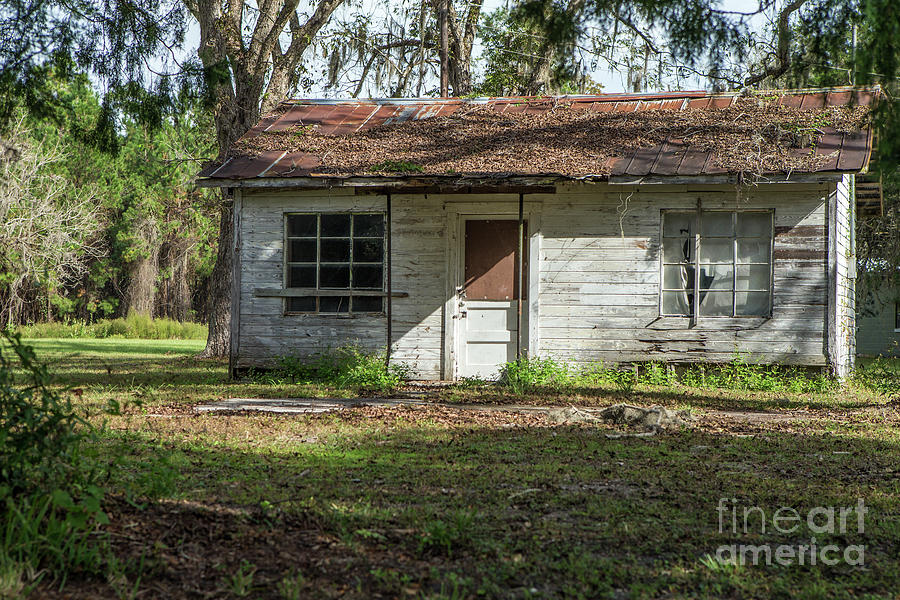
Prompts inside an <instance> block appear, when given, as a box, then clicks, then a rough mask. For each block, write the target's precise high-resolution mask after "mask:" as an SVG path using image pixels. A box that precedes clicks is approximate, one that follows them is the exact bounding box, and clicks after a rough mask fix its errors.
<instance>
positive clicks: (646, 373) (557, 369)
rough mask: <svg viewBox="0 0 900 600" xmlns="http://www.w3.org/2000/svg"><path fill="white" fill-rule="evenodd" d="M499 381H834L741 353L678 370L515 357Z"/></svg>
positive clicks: (518, 386) (758, 387) (537, 385)
mask: <svg viewBox="0 0 900 600" xmlns="http://www.w3.org/2000/svg"><path fill="white" fill-rule="evenodd" d="M499 383H500V385H503V386H505V387H507V388H508V389H509V390H510V391H511V392H512V393H514V394H522V393H528V392H535V391H541V390H543V391H567V390H569V391H571V390H573V389H576V388H581V387H598V386H601V387H602V386H613V387H617V388H619V389H621V390H623V391H630V390H631V389H632V388H634V386H636V385H645V386H663V387H670V386H673V385H676V384H682V385H685V386H688V387H697V388H709V389H730V390H741V391H771V392H781V391H783V392H795V393H822V392H827V391H829V390H831V389H833V388H834V387H835V385H836V381H835V380H834V379H833V378H831V377H830V376H829V375H827V374H824V373H809V372H806V371H804V370H802V369H796V368H792V367H782V366H779V365H757V364H750V363H747V362H746V361H745V360H744V358H743V357H741V356H735V357H734V359H732V360H731V361H730V362H727V363H722V364H706V365H693V366H690V367H687V368H686V369H684V370H683V372H682V373H681V374H680V376H676V373H675V371H674V370H673V369H670V368H669V367H667V365H665V364H663V363H658V362H657V363H654V362H647V363H640V364H638V365H637V368H634V365H632V368H627V369H623V368H621V367H615V368H613V367H609V366H606V365H602V364H598V365H594V366H591V367H587V368H577V367H574V366H571V365H567V364H565V363H563V362H559V361H556V360H554V359H552V358H520V359H518V360H515V361H512V362H509V363H507V364H506V365H504V366H503V367H502V368H501V370H500V380H499Z"/></svg>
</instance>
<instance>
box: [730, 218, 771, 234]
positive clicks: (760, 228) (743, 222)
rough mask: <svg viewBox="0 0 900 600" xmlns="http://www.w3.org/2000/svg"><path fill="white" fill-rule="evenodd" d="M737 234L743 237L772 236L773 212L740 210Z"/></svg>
mask: <svg viewBox="0 0 900 600" xmlns="http://www.w3.org/2000/svg"><path fill="white" fill-rule="evenodd" d="M737 234H738V236H741V237H771V236H772V213H770V212H739V213H738V214H737Z"/></svg>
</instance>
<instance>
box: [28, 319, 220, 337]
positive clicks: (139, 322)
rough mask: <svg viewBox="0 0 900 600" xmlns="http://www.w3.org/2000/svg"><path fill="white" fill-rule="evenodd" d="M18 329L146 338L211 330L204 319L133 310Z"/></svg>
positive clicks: (51, 334) (48, 334)
mask: <svg viewBox="0 0 900 600" xmlns="http://www.w3.org/2000/svg"><path fill="white" fill-rule="evenodd" d="M16 332H17V333H18V334H19V335H21V336H22V337H23V338H126V339H144V340H205V339H206V336H207V334H208V332H209V329H208V328H207V326H206V325H203V324H201V323H191V322H179V321H173V320H172V319H165V318H162V319H154V318H151V317H149V316H147V315H139V314H130V315H128V316H127V317H125V318H124V319H123V318H119V319H101V320H99V321H95V322H93V323H86V322H84V321H72V322H68V323H57V322H49V323H35V324H33V325H23V326H21V327H19V328H18V329H17V330H16Z"/></svg>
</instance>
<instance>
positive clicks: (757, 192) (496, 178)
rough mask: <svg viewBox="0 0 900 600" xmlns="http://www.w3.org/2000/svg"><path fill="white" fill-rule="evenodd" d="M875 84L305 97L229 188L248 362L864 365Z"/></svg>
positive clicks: (287, 110) (481, 367) (241, 337)
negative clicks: (863, 214)
mask: <svg viewBox="0 0 900 600" xmlns="http://www.w3.org/2000/svg"><path fill="white" fill-rule="evenodd" d="M877 95H878V90H877V89H851V88H840V89H828V90H802V91H784V92H764V93H752V94H746V93H745V94H714V95H713V94H709V93H706V92H676V93H663V94H640V95H625V94H612V95H602V96H589V97H585V96H566V97H553V98H490V99H415V100H400V99H389V100H366V101H357V100H352V101H343V100H295V101H288V102H284V103H282V104H281V105H280V106H279V107H278V109H277V110H276V111H275V113H274V114H271V115H268V116H266V117H265V118H263V119H262V121H261V122H260V123H259V124H258V125H257V126H256V127H254V128H253V129H252V130H251V131H249V132H248V133H247V134H246V135H245V136H244V137H243V138H241V139H240V140H239V141H238V142H237V143H236V144H235V145H234V147H233V148H232V149H231V151H230V152H229V155H228V156H227V157H226V158H225V159H224V160H222V161H218V162H217V163H215V164H211V165H208V166H207V167H206V168H205V169H204V170H203V171H202V172H201V173H200V182H201V185H206V186H219V187H225V188H228V189H229V190H230V191H231V192H232V195H233V198H234V231H235V251H236V254H235V260H234V286H233V288H234V289H233V297H232V302H233V304H232V306H233V308H232V310H233V315H232V344H231V366H232V369H233V370H239V369H245V368H248V367H255V366H267V365H273V364H274V363H275V362H276V361H277V359H278V358H279V357H283V356H295V357H305V356H310V355H314V354H316V353H319V352H322V351H324V350H327V349H329V348H335V347H338V346H342V345H348V344H357V345H359V346H362V347H364V348H371V349H373V350H374V349H381V350H383V349H384V348H385V347H387V348H389V356H390V360H391V361H395V362H402V363H405V364H406V365H408V366H409V367H410V369H411V373H412V375H413V376H414V377H415V378H418V379H447V380H451V379H457V378H461V377H473V376H478V377H493V376H495V375H496V373H497V372H498V369H499V368H500V366H502V365H503V364H504V363H506V362H507V361H510V360H513V359H514V358H515V357H516V356H519V355H528V356H546V357H553V358H556V359H559V360H563V361H566V362H568V363H571V364H574V365H579V366H586V365H589V364H596V363H599V362H602V363H605V364H613V363H627V362H633V361H666V362H675V363H683V362H697V361H710V362H722V361H729V360H731V359H733V358H734V357H735V355H736V354H740V355H741V356H742V357H744V358H745V359H746V360H748V361H751V362H766V363H783V364H791V365H808V366H820V367H830V368H832V369H833V370H834V371H835V372H836V373H837V374H838V375H839V376H843V375H845V374H846V373H847V372H848V371H849V369H851V368H852V366H853V362H854V354H855V350H854V335H855V334H854V331H855V322H854V318H855V317H854V277H855V274H854V248H853V240H854V237H853V235H852V231H853V228H854V174H856V173H860V172H863V171H865V169H866V167H867V165H868V161H869V157H870V154H871V149H872V132H871V129H870V127H869V125H868V115H869V109H870V108H871V106H872V105H873V103H874V102H875V100H876V97H877Z"/></svg>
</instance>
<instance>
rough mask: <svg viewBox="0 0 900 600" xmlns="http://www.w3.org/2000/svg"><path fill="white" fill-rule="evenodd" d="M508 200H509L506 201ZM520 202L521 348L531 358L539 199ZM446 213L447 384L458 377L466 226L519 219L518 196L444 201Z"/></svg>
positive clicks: (535, 333)
mask: <svg viewBox="0 0 900 600" xmlns="http://www.w3.org/2000/svg"><path fill="white" fill-rule="evenodd" d="M507 198H508V199H507ZM527 198H528V196H526V200H525V201H524V203H523V211H522V217H523V219H524V220H525V221H526V222H527V223H528V260H527V261H526V262H527V271H528V298H527V300H528V301H527V302H525V303H523V306H522V327H523V328H524V330H525V331H524V332H523V335H522V341H523V342H524V348H523V349H522V350H523V351H524V353H525V355H526V356H534V355H535V354H536V353H537V351H538V349H539V348H540V337H539V330H540V327H539V326H538V323H539V321H538V318H539V312H540V311H539V302H538V294H539V292H540V268H539V267H540V254H541V237H542V236H541V224H540V218H541V217H540V216H541V207H542V203H541V201H540V200H529V199H527ZM444 211H445V212H446V214H447V231H446V235H445V237H446V239H447V249H446V256H447V271H446V276H445V278H444V280H445V282H446V289H445V295H444V297H445V298H446V300H445V303H444V323H443V325H444V326H443V329H444V335H443V337H444V343H443V349H442V350H443V351H442V355H443V360H442V361H441V362H442V364H441V377H442V378H443V379H445V380H448V381H454V380H456V379H458V378H459V357H460V348H459V342H460V335H459V331H458V328H459V326H460V318H459V301H458V300H459V299H458V295H457V294H458V292H457V288H458V286H459V285H460V282H461V281H462V277H463V273H464V269H465V265H464V262H463V261H465V252H464V251H463V250H464V249H463V244H464V243H465V226H466V221H468V220H479V221H480V220H489V219H495V220H514V221H518V219H519V198H518V195H512V194H510V195H507V196H506V197H505V198H502V199H497V200H488V201H482V202H472V201H457V202H445V203H444Z"/></svg>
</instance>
